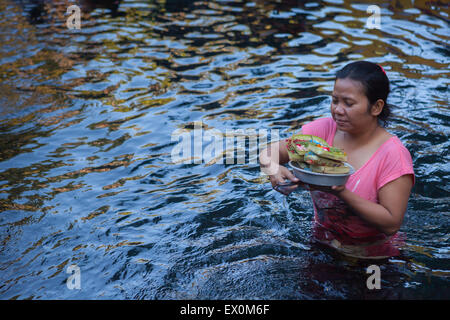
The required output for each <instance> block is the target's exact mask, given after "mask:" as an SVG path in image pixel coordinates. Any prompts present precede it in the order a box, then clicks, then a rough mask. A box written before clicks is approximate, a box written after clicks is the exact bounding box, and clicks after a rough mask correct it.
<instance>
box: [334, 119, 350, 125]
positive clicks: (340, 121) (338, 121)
mask: <svg viewBox="0 0 450 320" xmlns="http://www.w3.org/2000/svg"><path fill="white" fill-rule="evenodd" d="M335 121H336V123H337V124H341V125H342V124H346V123H347V121H344V120H338V119H336V120H335Z"/></svg>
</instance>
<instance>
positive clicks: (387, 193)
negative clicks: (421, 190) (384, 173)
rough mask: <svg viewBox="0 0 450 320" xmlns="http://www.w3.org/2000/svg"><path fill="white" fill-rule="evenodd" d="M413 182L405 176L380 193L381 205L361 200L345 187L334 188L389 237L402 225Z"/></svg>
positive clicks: (360, 214) (361, 215) (386, 186)
mask: <svg viewBox="0 0 450 320" xmlns="http://www.w3.org/2000/svg"><path fill="white" fill-rule="evenodd" d="M412 186H413V182H412V179H411V176H410V175H403V176H401V177H400V178H397V179H395V180H393V181H391V182H389V183H387V184H386V185H384V186H383V187H382V188H381V189H380V190H379V191H378V199H379V203H375V202H371V201H368V200H366V199H363V198H361V197H360V196H358V195H357V194H356V193H353V192H351V191H350V190H348V189H346V188H345V187H344V186H337V187H336V186H335V187H332V190H334V192H333V193H335V194H336V195H337V196H338V197H340V198H341V199H342V200H343V201H345V202H346V203H347V204H348V205H349V206H350V207H351V208H352V209H353V210H354V211H355V213H356V214H358V215H359V217H361V218H362V219H363V220H365V221H367V222H368V223H370V224H372V225H373V226H375V227H376V228H377V229H378V230H380V231H381V232H383V233H385V234H387V235H393V234H395V233H396V232H397V231H398V230H399V229H400V226H401V225H402V222H403V217H404V215H405V212H406V208H407V205H408V199H409V196H410V194H411V189H412Z"/></svg>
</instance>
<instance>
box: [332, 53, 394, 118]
mask: <svg viewBox="0 0 450 320" xmlns="http://www.w3.org/2000/svg"><path fill="white" fill-rule="evenodd" d="M345 78H349V79H352V80H354V81H358V82H360V83H361V84H362V86H363V89H364V93H365V95H366V97H367V99H368V100H369V103H370V105H369V107H370V106H372V105H373V104H374V103H375V102H376V101H377V100H378V99H381V100H383V101H384V107H383V111H381V113H380V114H379V115H378V120H380V121H382V122H383V125H386V124H387V120H388V118H389V116H390V114H391V105H388V104H387V98H388V95H389V79H388V77H387V75H386V72H385V71H384V69H383V68H382V67H381V66H380V65H378V64H376V63H372V62H368V61H356V62H352V63H349V64H347V65H346V66H345V67H344V68H342V69H341V70H339V71H338V72H337V73H336V80H337V79H345Z"/></svg>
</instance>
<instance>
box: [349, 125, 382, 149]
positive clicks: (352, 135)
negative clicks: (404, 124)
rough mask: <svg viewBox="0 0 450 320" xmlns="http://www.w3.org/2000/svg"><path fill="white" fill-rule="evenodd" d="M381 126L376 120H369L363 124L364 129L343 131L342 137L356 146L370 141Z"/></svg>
mask: <svg viewBox="0 0 450 320" xmlns="http://www.w3.org/2000/svg"><path fill="white" fill-rule="evenodd" d="M380 129H381V127H380V126H379V124H378V121H374V122H371V123H370V124H367V125H366V126H364V129H362V130H360V131H358V132H343V137H344V138H345V139H346V140H347V141H348V142H351V144H353V145H355V146H358V145H364V144H366V143H367V142H368V141H370V140H371V139H372V138H373V137H374V135H375V134H376V133H377V131H378V130H380Z"/></svg>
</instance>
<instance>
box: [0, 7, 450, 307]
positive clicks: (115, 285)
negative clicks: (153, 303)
mask: <svg viewBox="0 0 450 320" xmlns="http://www.w3.org/2000/svg"><path fill="white" fill-rule="evenodd" d="M99 2H102V1H98V2H97V3H99ZM104 3H105V4H106V3H107V1H104ZM85 4H86V3H85ZM105 4H102V5H97V8H94V7H90V8H89V9H88V7H86V6H83V7H82V10H84V11H83V16H82V20H81V26H82V27H81V29H80V30H76V29H75V30H69V29H67V28H66V25H65V19H66V18H67V15H65V14H66V13H65V12H66V8H67V4H66V3H64V1H61V2H58V1H53V2H48V3H47V4H45V3H43V2H40V1H31V0H30V1H12V0H0V57H1V59H0V110H1V111H0V298H1V299H241V298H245V299H448V298H450V292H449V290H448V288H449V275H450V263H449V257H450V254H449V248H450V245H449V243H450V241H449V212H450V205H449V199H450V190H449V189H450V188H449V180H450V179H449V178H450V177H449V172H450V165H449V160H450V159H449V154H448V150H449V145H450V144H449V132H450V129H449V119H450V112H449V90H448V85H449V80H448V78H449V57H450V54H449V53H450V47H449V44H450V42H449V40H450V37H449V25H448V23H449V16H448V6H447V5H444V4H443V2H439V1H435V2H430V1H407V0H405V1H394V2H389V4H388V3H387V2H386V3H384V2H381V1H370V3H364V2H359V3H357V2H354V1H339V0H333V1H258V0H256V1H253V2H247V1H217V0H216V1H173V0H172V1H164V0H161V1H132V0H130V1H121V2H120V4H119V5H118V7H112V9H111V8H108V6H107V5H105ZM369 4H375V5H378V6H379V7H380V8H381V21H380V22H381V29H379V30H378V29H368V28H366V27H365V24H366V21H367V18H368V17H369V14H368V13H367V12H366V9H367V7H368V5H369ZM360 59H366V60H370V61H373V62H376V63H380V64H381V65H382V66H383V67H384V69H385V70H386V71H387V73H388V76H389V78H390V80H391V90H392V93H391V95H390V98H389V99H390V100H389V101H388V102H390V103H392V104H394V105H396V106H397V108H396V109H394V110H393V111H394V116H393V118H392V121H391V123H390V125H389V127H388V130H389V131H390V132H392V133H394V134H396V135H398V136H399V138H400V139H401V140H402V141H403V143H404V144H405V146H406V147H407V148H408V149H409V150H410V152H411V154H412V157H413V161H414V169H415V172H416V185H415V187H414V189H413V193H412V195H411V198H410V201H409V205H408V211H407V213H406V217H405V221H404V224H403V226H402V228H401V231H402V232H404V233H405V235H406V247H405V248H404V249H403V250H402V255H401V256H399V257H395V258H391V259H387V260H383V261H377V262H375V263H376V264H378V265H379V266H380V268H381V289H380V290H369V289H368V288H367V286H366V280H367V278H368V276H369V275H368V274H366V268H367V266H368V265H369V264H373V262H361V261H357V260H354V259H351V258H348V257H344V256H341V255H339V254H336V253H335V252H333V251H330V250H328V249H326V248H322V247H320V246H318V245H316V244H315V243H313V242H312V240H311V226H312V214H313V208H312V202H311V200H310V198H309V195H308V194H307V193H306V192H296V193H293V194H291V195H290V196H289V197H284V196H282V195H281V194H279V193H276V192H275V191H273V190H272V188H271V187H270V184H269V183H268V181H267V178H266V177H264V176H262V175H261V174H260V169H259V166H258V165H257V164H255V163H251V161H246V162H244V163H234V164H226V163H225V164H220V163H206V162H205V161H203V162H201V163H192V162H193V161H191V163H174V162H173V158H172V156H171V153H172V152H173V150H174V148H175V147H176V145H177V140H175V141H173V140H172V136H173V134H174V132H177V131H176V130H181V129H185V130H186V131H185V132H188V133H189V134H190V133H192V132H193V128H195V123H201V124H202V126H203V129H205V130H206V129H216V130H218V131H220V132H222V133H225V132H226V131H227V130H237V129H246V130H249V129H254V130H267V132H271V133H274V132H276V130H278V132H279V133H280V136H281V137H287V136H289V135H291V134H292V133H293V132H295V131H296V130H298V129H299V128H300V127H301V125H302V124H304V123H307V122H309V121H311V120H314V119H316V118H320V117H324V116H329V106H330V101H331V99H330V97H329V94H330V92H331V90H332V86H333V80H334V73H335V72H336V71H337V70H338V69H340V68H341V67H342V66H344V65H345V64H347V63H348V62H350V61H355V60H360ZM73 264H75V265H77V266H78V267H79V269H80V274H81V280H80V285H81V289H72V290H71V289H69V288H68V286H67V279H68V277H69V275H70V274H68V273H67V269H68V267H69V266H70V265H73Z"/></svg>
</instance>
